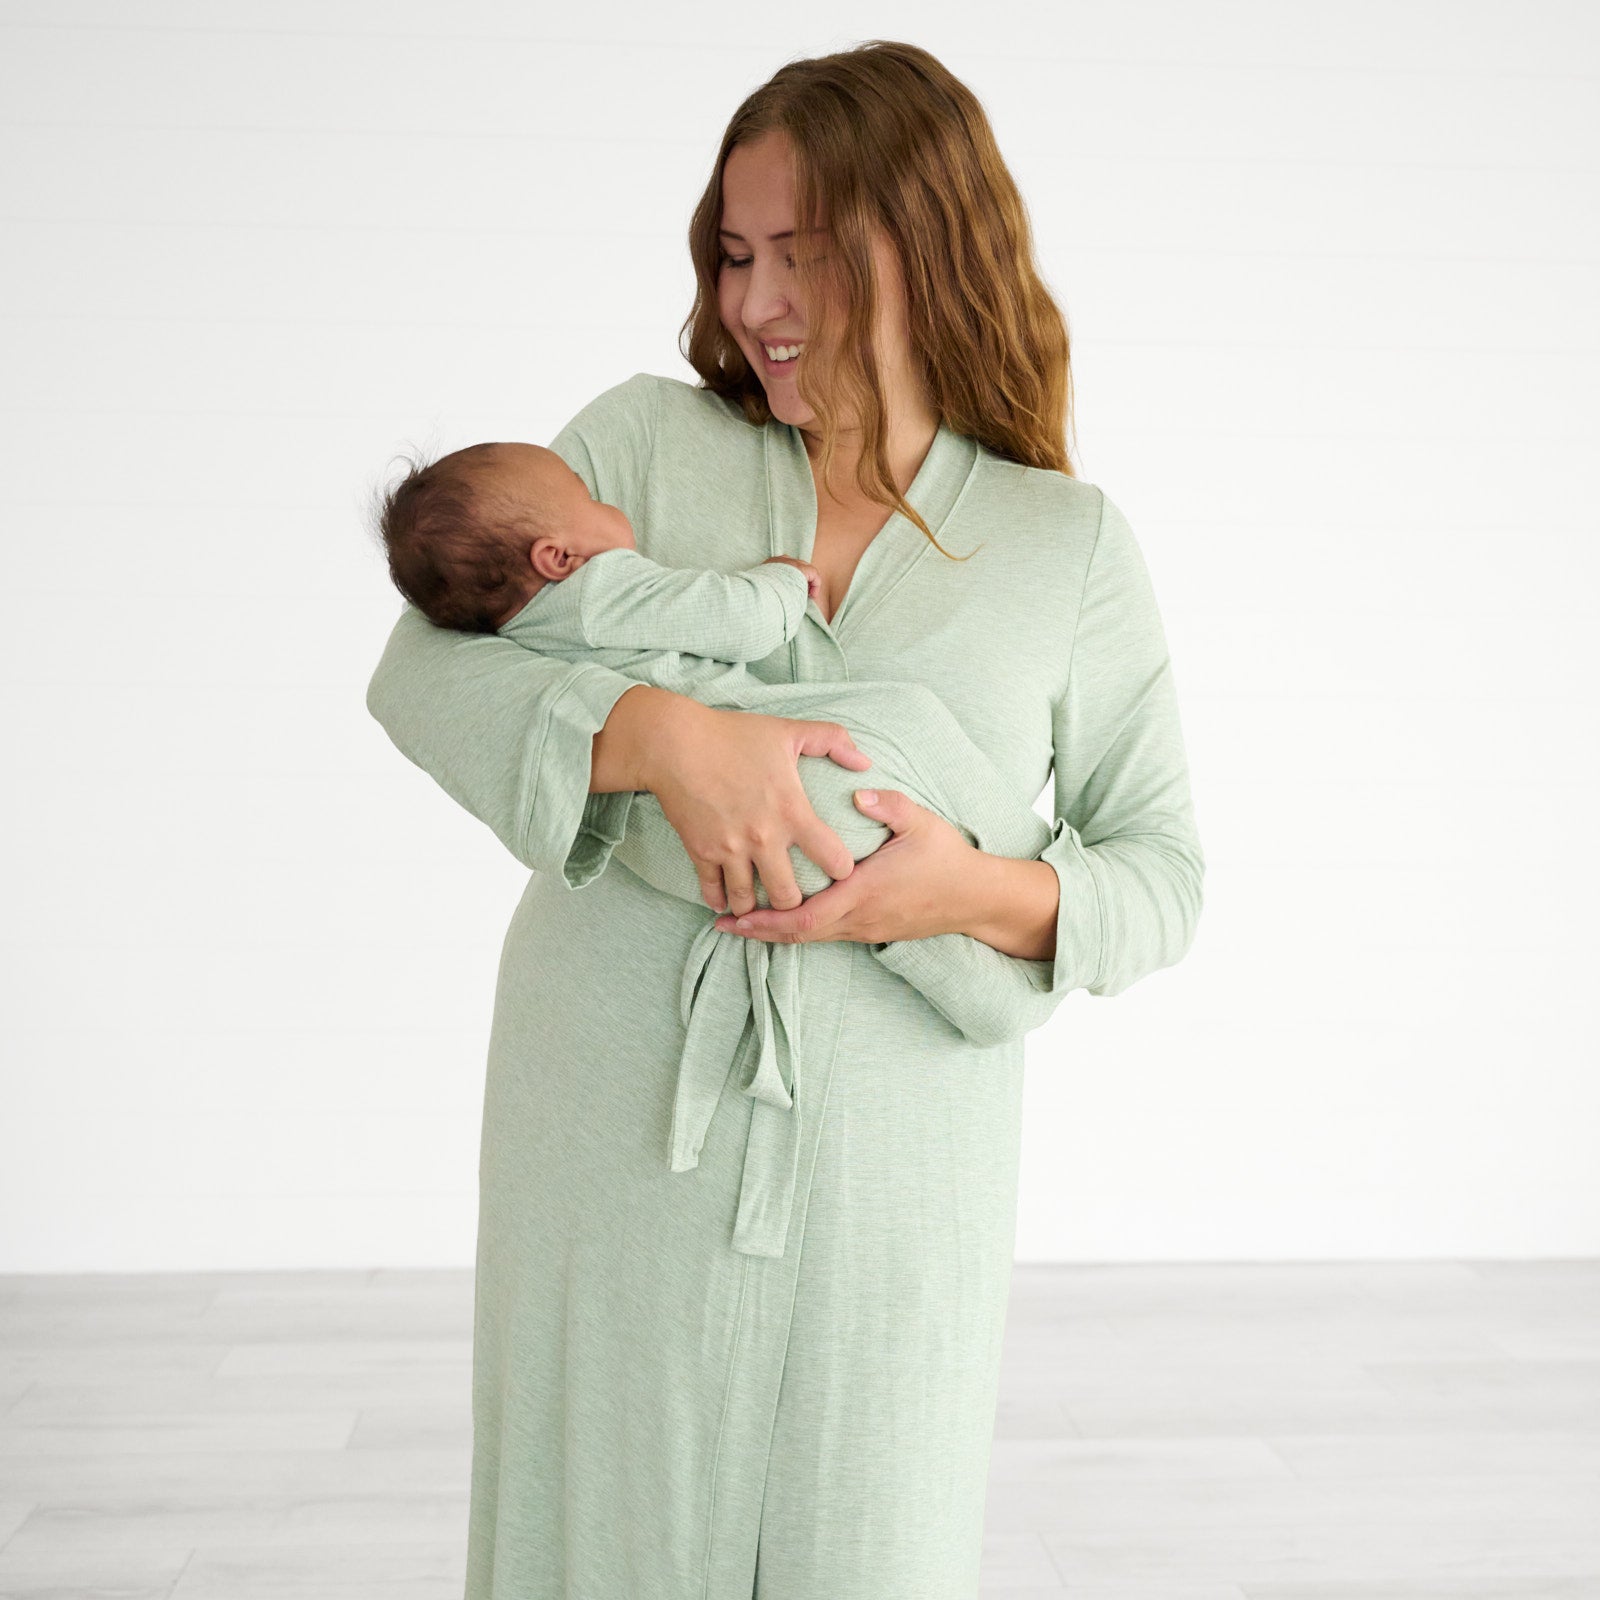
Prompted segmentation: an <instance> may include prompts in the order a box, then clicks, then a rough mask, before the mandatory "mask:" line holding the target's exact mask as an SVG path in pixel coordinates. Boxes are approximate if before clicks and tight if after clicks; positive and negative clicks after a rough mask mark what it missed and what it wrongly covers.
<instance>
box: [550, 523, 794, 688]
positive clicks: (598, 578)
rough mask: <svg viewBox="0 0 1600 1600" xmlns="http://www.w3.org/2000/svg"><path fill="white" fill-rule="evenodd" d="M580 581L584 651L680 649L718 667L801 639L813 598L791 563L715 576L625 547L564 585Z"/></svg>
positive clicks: (596, 561) (594, 558)
mask: <svg viewBox="0 0 1600 1600" xmlns="http://www.w3.org/2000/svg"><path fill="white" fill-rule="evenodd" d="M591 568H592V569H593V570H592V571H591V570H590V569H591ZM579 580H581V583H580V586H579V589H578V591H577V592H578V594H579V596H580V598H579V601H578V604H577V608H576V610H577V616H578V620H579V627H580V630H581V632H582V635H583V640H584V642H585V643H586V644H588V645H590V646H592V647H596V648H600V649H617V650H680V651H683V652H684V653H685V654H687V655H696V656H709V657H712V658H714V659H715V660H718V661H760V660H761V659H762V658H763V657H765V656H769V655H771V654H772V652H773V651H774V650H776V649H778V648H779V647H780V646H781V645H783V644H786V643H787V642H788V641H789V640H790V639H792V638H794V636H795V634H796V633H797V632H799V629H800V622H801V619H802V618H803V617H804V616H805V612H806V602H807V601H808V599H809V598H810V590H809V586H808V584H807V582H806V575H805V573H803V572H802V571H801V570H800V569H799V568H798V567H793V566H790V565H789V563H788V562H786V561H773V562H769V563H765V564H763V565H761V566H756V567H751V568H749V569H748V570H747V571H744V572H714V571H712V570H710V569H709V568H704V567H664V566H662V565H661V564H660V563H659V562H657V561H652V560H651V559H650V558H649V557H648V556H645V555H642V554H641V553H640V552H639V551H637V550H631V549H628V548H626V547H624V548H622V549H617V550H602V551H601V552H600V553H599V554H598V555H596V556H591V557H590V558H589V560H588V562H587V563H585V566H584V567H583V568H582V569H580V571H579V572H577V573H575V574H574V575H573V577H572V578H568V579H567V580H565V581H566V582H568V583H574V582H578V581H579Z"/></svg>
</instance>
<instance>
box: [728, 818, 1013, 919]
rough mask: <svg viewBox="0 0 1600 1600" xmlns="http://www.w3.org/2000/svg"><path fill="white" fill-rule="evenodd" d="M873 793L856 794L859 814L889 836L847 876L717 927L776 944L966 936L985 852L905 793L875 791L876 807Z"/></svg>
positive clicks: (730, 917)
mask: <svg viewBox="0 0 1600 1600" xmlns="http://www.w3.org/2000/svg"><path fill="white" fill-rule="evenodd" d="M868 792H869V791H866V790H860V791H858V792H857V799H856V809H857V810H859V811H861V812H863V813H865V814H866V815H867V816H869V817H872V818H873V819H874V820H875V821H878V822H881V823H883V824H884V825H885V826H886V827H888V828H889V829H891V830H892V835H891V837H890V838H888V839H885V840H884V842H883V843H882V844H881V845H879V846H878V848H877V849H876V850H874V851H873V852H872V854H871V855H869V856H863V857H862V858H861V859H860V860H859V861H858V862H856V864H855V867H854V869H853V870H852V871H851V873H850V876H849V877H848V878H839V879H837V880H836V881H835V882H833V883H830V884H829V885H828V887H827V888H826V889H822V890H819V891H818V892H817V893H816V894H814V895H812V896H810V897H809V898H808V899H806V900H802V901H801V902H800V904H799V905H797V906H794V907H792V908H791V909H790V910H787V911H782V910H779V909H777V908H776V907H771V906H757V907H756V908H755V909H754V910H752V911H750V912H747V913H746V914H745V916H744V917H742V918H740V919H739V920H740V921H742V922H743V923H744V924H745V926H744V927H742V928H741V927H736V926H735V925H734V918H733V917H732V916H729V915H723V916H719V917H718V918H717V919H716V925H717V927H718V928H720V929H721V930H722V931H723V932H724V933H738V934H743V935H744V936H745V937H746V938H750V939H767V940H771V941H772V942H774V943H777V944H809V943H812V942H814V941H816V940H820V939H849V940H854V941H857V942H859V943H862V944H877V943H880V942H883V941H886V940H891V939H925V938H928V937H929V936H930V935H932V934H936V933H961V932H964V931H965V929H966V927H967V924H968V922H969V920H970V917H971V909H970V908H971V904H972V899H973V897H974V892H975V887H976V878H977V873H978V868H979V864H980V862H981V861H982V860H983V859H985V858H984V854H983V852H982V851H981V850H979V849H977V848H976V847H975V846H973V845H970V844H968V843H967V841H966V838H965V836H964V835H963V834H962V833H961V831H960V829H959V828H957V827H955V826H954V825H953V824H952V823H949V822H946V821H945V819H944V818H943V817H941V816H940V815H939V814H938V813H937V812H934V811H929V810H928V809H927V807H926V806H919V805H918V804H917V803H916V801H914V800H912V799H910V798H908V797H907V796H906V795H905V794H903V793H902V792H901V791H900V790H898V789H879V790H877V791H872V792H876V794H877V797H878V798H877V800H876V801H874V802H869V801H867V800H864V799H862V798H860V796H861V795H863V794H866V793H868Z"/></svg>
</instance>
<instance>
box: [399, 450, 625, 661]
mask: <svg viewBox="0 0 1600 1600" xmlns="http://www.w3.org/2000/svg"><path fill="white" fill-rule="evenodd" d="M377 523H378V532H379V534H380V535H381V537H382V539H383V544H384V549H385V551H386V552H387V554H388V558H389V576H390V577H391V578H392V579H393V580H394V585H395V587H396V588H397V589H398V590H399V591H400V593H401V594H403V595H404V596H405V597H406V599H407V600H409V601H410V602H411V604H412V605H414V606H415V607H416V608H417V610H418V611H420V612H421V613H422V614H423V615H424V616H425V617H427V619H428V620H429V621H430V622H434V623H437V624H438V626H440V627H441V628H458V629H461V630H463V631H465V632H469V633H493V632H494V630H495V629H496V628H498V627H499V626H500V625H501V624H502V623H504V622H509V621H510V620H511V618H512V617H514V616H515V615H516V614H517V613H518V612H519V611H520V610H522V608H523V607H524V606H525V605H527V603H528V602H529V601H530V600H531V599H532V598H533V597H534V595H536V594H537V593H538V592H539V591H540V590H541V589H542V588H543V587H544V586H545V584H546V583H559V582H560V581H561V579H563V578H567V577H570V576H571V575H572V574H573V573H574V572H576V571H577V570H578V568H579V567H581V566H582V565H583V563H584V562H585V561H587V560H588V559H589V557H590V556H592V555H597V554H598V553H599V552H600V551H602V550H614V549H616V548H618V547H619V546H625V547H627V548H628V549H634V548H636V546H635V544H634V539H633V527H632V525H631V524H630V523H629V521H628V519H627V517H626V516H625V515H624V514H623V512H622V511H621V510H619V509H618V508H617V507H616V506H612V505H607V504H606V503H605V502H604V501H603V500H596V499H594V497H593V496H592V495H590V493H589V487H588V485H587V484H586V483H585V482H584V481H583V479H582V478H580V477H579V476H578V474H577V473H576V472H574V471H573V470H572V468H571V467H569V466H568V465H567V464H566V462H565V461H563V460H562V459H561V457H560V456H558V455H557V454H556V453H555V451H553V450H546V449H545V448H544V446H543V445H537V444H472V445H468V446H467V447H466V448H465V449H464V450H456V451H454V452H453V453H451V454H450V455H447V456H441V457H440V458H439V460H437V461H433V462H427V461H419V462H416V463H414V464H413V465H412V467H411V470H410V471H409V472H408V473H407V474H406V476H405V477H404V478H402V479H401V480H400V482H399V483H397V484H396V485H395V486H394V487H393V488H392V489H390V490H388V491H387V492H386V493H385V494H384V495H383V497H382V501H381V504H380V505H379V508H378V514H377Z"/></svg>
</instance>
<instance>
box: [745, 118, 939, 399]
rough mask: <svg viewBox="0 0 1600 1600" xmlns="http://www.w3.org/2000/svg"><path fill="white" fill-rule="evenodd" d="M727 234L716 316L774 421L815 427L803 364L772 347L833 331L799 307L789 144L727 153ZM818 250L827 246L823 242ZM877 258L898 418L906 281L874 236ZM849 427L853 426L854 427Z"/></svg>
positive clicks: (883, 341) (881, 331)
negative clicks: (804, 392) (816, 324)
mask: <svg viewBox="0 0 1600 1600" xmlns="http://www.w3.org/2000/svg"><path fill="white" fill-rule="evenodd" d="M721 226H722V235H721V248H722V264H721V266H720V268H719V269H718V275H717V307H718V311H719V312H720V314H721V317H722V325H723V327H725V328H726V329H727V330H728V332H729V334H730V335H731V336H732V337H733V338H734V339H735V340H736V341H737V343H738V345H739V348H740V349H741V350H743V351H744V356H745V360H747V361H748V362H749V363H750V366H751V369H752V371H754V372H755V374H756V376H757V377H758V378H760V380H761V384H762V387H763V388H764V389H765V390H766V394H767V404H768V405H769V406H771V408H772V414H773V415H774V416H775V417H777V418H778V420H779V421H780V422H788V423H792V424H793V425H794V426H795V427H797V428H812V427H814V426H815V424H816V414H815V412H813V411H812V409H811V407H810V406H808V405H807V404H806V403H805V401H804V400H802V399H801V398H800V391H799V388H798V387H797V385H796V384H795V379H794V369H795V361H796V359H798V358H794V357H791V358H790V359H789V360H785V361H774V360H773V359H772V358H771V357H770V356H769V355H768V353H767V348H766V347H768V346H776V347H778V348H780V349H784V350H789V349H792V348H793V347H794V346H795V345H801V346H804V345H807V344H809V343H810V342H811V340H812V339H813V338H817V339H822V338H824V337H825V336H826V332H827V330H826V329H823V330H817V329H813V328H812V327H811V326H810V325H809V324H808V322H807V320H806V308H805V306H804V304H802V302H801V301H800V299H799V298H798V295H799V287H798V285H797V284H796V282H795V273H794V245H795V243H796V241H795V238H794V226H795V222H794V183H793V179H792V176H791V171H790V167H789V161H788V138H787V135H785V134H782V133H768V134H763V135H761V137H760V138H758V139H755V140H752V141H751V142H750V143H749V144H738V145H735V146H734V147H733V149H732V150H730V151H729V152H728V159H727V161H726V162H725V163H724V166H723V171H722V224H721ZM818 243H819V245H822V246H824V247H825V240H819V241H818ZM872 255H873V264H874V267H875V268H876V271H877V275H878V319H877V326H876V328H875V329H874V337H875V340H876V344H877V354H878V362H879V365H880V367H881V369H882V371H883V374H884V383H885V387H886V391H887V398H888V401H889V405H890V410H891V413H892V412H893V411H894V410H895V408H896V405H897V402H898V399H899V397H900V396H901V395H902V394H904V393H905V392H906V391H907V385H908V384H909V383H910V381H911V363H910V348H911V347H910V338H909V336H908V333H907V329H906V316H905V292H904V282H903V279H902V277H901V274H900V267H899V263H898V262H897V261H896V259H895V256H894V252H893V250H891V249H890V248H889V245H888V241H887V240H886V239H885V238H884V237H883V235H882V233H881V231H876V230H875V232H874V235H873V240H872ZM843 420H844V422H845V424H846V425H849V423H850V420H851V419H849V418H845V419H843Z"/></svg>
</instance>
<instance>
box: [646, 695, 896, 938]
mask: <svg viewBox="0 0 1600 1600" xmlns="http://www.w3.org/2000/svg"><path fill="white" fill-rule="evenodd" d="M669 714H670V715H671V717H672V718H673V719H674V724H675V725H674V726H672V727H671V728H662V727H660V726H658V727H657V728H656V731H655V736H654V737H653V738H652V739H651V740H650V741H649V748H648V750H647V751H646V752H644V753H643V755H642V758H641V761H640V768H639V773H640V780H641V781H640V785H639V787H641V788H645V789H648V790H650V791H651V793H653V794H654V795H655V797H656V799H657V800H658V801H659V802H660V804H661V809H662V811H663V812H664V813H665V814H666V818H667V821H668V822H670V823H671V824H672V826H673V827H674V828H675V829H676V830H677V833H678V837H679V838H680V839H682V840H683V845H684V848H685V849H686V850H687V851H688V852H689V856H690V859H691V860H692V861H693V862H694V866H695V872H696V874H697V875H698V877H699V879H700V893H701V896H702V898H703V899H704V900H705V903H706V904H707V905H708V906H710V908H711V909H712V910H713V911H716V912H719V913H720V912H731V913H732V914H733V915H735V916H742V915H743V914H744V913H745V912H746V911H753V910H754V909H755V905H756V896H755V877H756V874H758V873H759V874H760V878H761V882H762V884H763V885H764V886H765V888H766V891H767V899H768V900H769V901H770V902H771V904H772V905H774V906H775V907H777V908H778V909H779V910H783V911H787V910H791V909H792V908H793V907H795V906H797V905H799V904H800V902H801V901H802V900H803V899H804V898H805V897H804V896H803V895H802V894H801V893H800V887H799V885H798V884H797V883H796V882H795V876H794V863H793V861H791V860H790V858H789V847H790V846H791V845H796V846H798V847H799V849H800V851H801V852H802V853H803V854H804V855H806V856H807V857H809V858H810V859H811V860H812V861H814V862H815V863H816V864H817V865H818V866H819V867H821V868H822V870H823V871H824V872H825V873H827V875H828V876H829V877H830V878H833V879H839V878H848V877H849V876H850V872H851V870H852V868H854V866H855V857H854V856H853V855H852V854H851V853H850V851H849V849H848V848H847V847H846V845H845V843H844V841H843V840H842V839H840V837H839V835H838V834H837V833H835V832H834V831H833V829H832V828H830V827H829V826H828V825H827V824H826V823H825V822H824V821H823V820H822V819H821V818H820V817H819V816H818V815H817V813H816V811H815V810H814V809H813V808H812V805H811V801H810V799H809V798H808V796H807V795H806V791H805V785H804V784H802V783H801V781H800V772H799V767H798V762H799V758H800V757H801V756H828V757H831V758H832V759H833V760H834V761H836V762H838V764H839V765H840V766H842V767H848V768H849V769H850V770H851V771H853V772H865V771H866V769H867V768H868V767H870V766H871V765H872V758H871V757H870V756H868V755H867V754H866V753H865V752H864V751H862V750H858V749H857V748H856V747H855V744H854V742H853V741H852V740H851V738H850V735H849V733H848V732H847V731H846V730H845V728H844V726H843V724H842V723H838V722H813V721H807V720H805V719H802V718H798V717H770V716H766V715H764V714H763V713H761V712H758V711H734V710H725V709H722V708H720V707H717V706H707V705H702V704H701V703H700V702H699V701H698V700H693V699H690V698H689V697H688V696H675V697H674V699H673V702H672V703H671V704H670V713H669Z"/></svg>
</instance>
